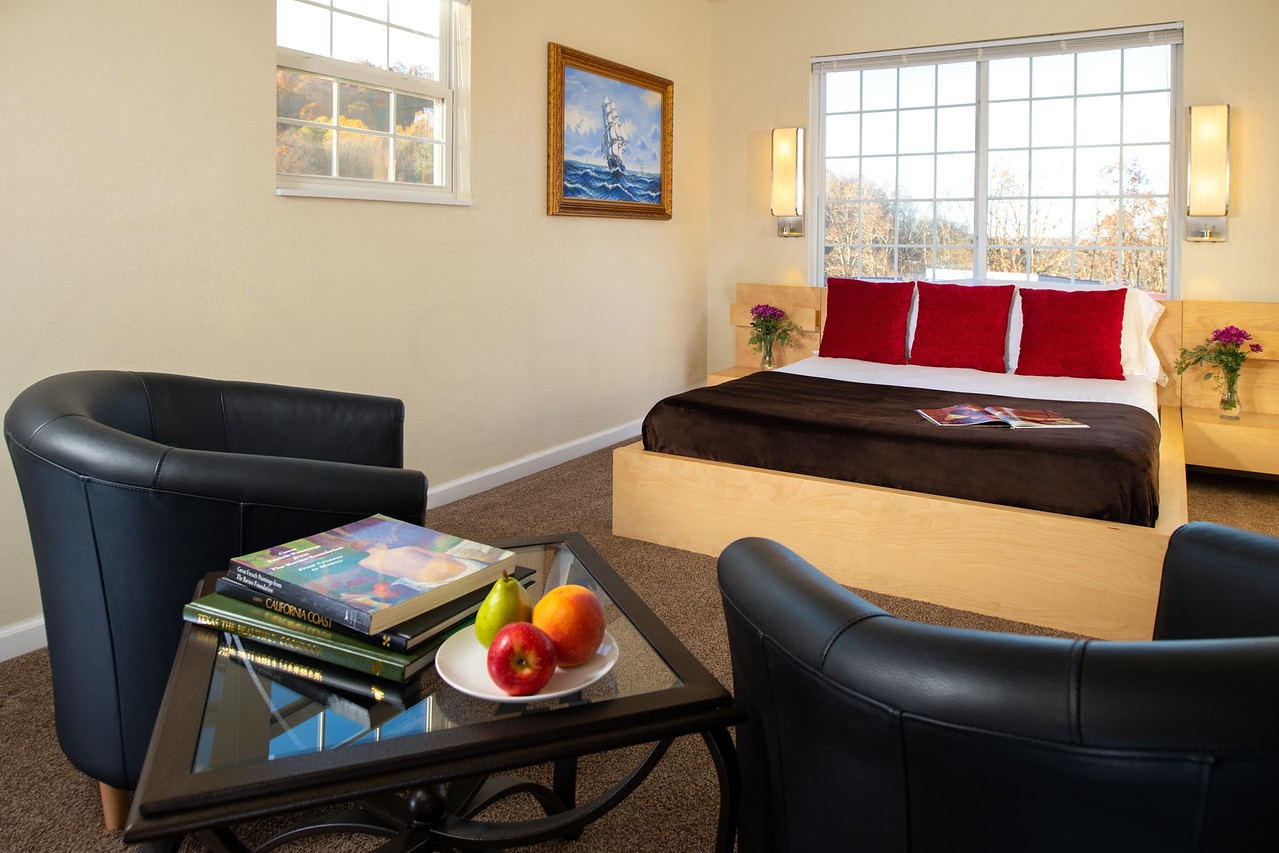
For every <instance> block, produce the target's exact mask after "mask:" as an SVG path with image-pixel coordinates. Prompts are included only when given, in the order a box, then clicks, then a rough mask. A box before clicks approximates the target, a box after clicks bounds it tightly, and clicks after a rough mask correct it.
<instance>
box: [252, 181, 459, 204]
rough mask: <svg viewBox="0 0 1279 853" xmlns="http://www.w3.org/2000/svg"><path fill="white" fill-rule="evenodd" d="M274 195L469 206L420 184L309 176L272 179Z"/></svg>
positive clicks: (448, 193) (451, 194)
mask: <svg viewBox="0 0 1279 853" xmlns="http://www.w3.org/2000/svg"><path fill="white" fill-rule="evenodd" d="M275 194H276V195H278V196H298V197H303V198H344V199H353V200H358V201H398V202H408V203H411V204H450V205H456V206H470V204H471V199H470V197H469V195H468V196H466V197H459V194H458V193H456V192H453V191H451V190H447V189H444V188H442V187H428V186H422V185H420V184H393V183H387V182H383V181H362V180H358V179H354V178H324V177H316V176H309V175H280V174H277V175H276V176H275Z"/></svg>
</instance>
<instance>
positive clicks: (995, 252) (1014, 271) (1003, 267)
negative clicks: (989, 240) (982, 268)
mask: <svg viewBox="0 0 1279 853" xmlns="http://www.w3.org/2000/svg"><path fill="white" fill-rule="evenodd" d="M1026 261H1027V256H1026V250H1025V249H1024V248H1022V247H1021V246H996V247H992V248H990V249H987V250H986V275H987V277H988V278H990V279H992V280H994V281H1025V280H1026Z"/></svg>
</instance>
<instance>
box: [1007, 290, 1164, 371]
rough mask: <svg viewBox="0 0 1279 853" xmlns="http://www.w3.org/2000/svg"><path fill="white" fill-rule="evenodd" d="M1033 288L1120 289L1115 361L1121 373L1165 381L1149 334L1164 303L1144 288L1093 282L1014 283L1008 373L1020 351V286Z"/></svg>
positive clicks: (1012, 368)
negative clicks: (1121, 300) (1121, 304)
mask: <svg viewBox="0 0 1279 853" xmlns="http://www.w3.org/2000/svg"><path fill="white" fill-rule="evenodd" d="M1026 287H1029V288H1034V289H1037V290H1091V291H1102V290H1124V291H1126V296H1125V298H1124V326H1123V332H1122V333H1121V335H1120V341H1119V350H1120V352H1119V363H1120V366H1121V367H1123V371H1124V375H1125V376H1148V377H1150V378H1151V379H1154V380H1155V381H1156V382H1159V383H1160V384H1162V383H1163V382H1165V381H1167V374H1165V373H1164V372H1163V368H1162V366H1161V365H1160V364H1159V354H1158V353H1157V352H1155V347H1154V344H1152V343H1151V341H1150V337H1151V335H1153V334H1154V331H1155V324H1156V323H1158V322H1159V318H1160V317H1161V316H1162V315H1163V313H1164V306H1163V305H1162V304H1161V303H1160V302H1159V301H1158V300H1157V299H1155V298H1154V297H1152V296H1151V295H1150V294H1149V293H1146V292H1145V291H1144V290H1135V289H1133V288H1131V287H1098V286H1097V285H1095V284H1058V283H1055V282H1027V283H1025V284H1018V285H1017V294H1016V295H1015V296H1013V313H1012V317H1011V319H1010V320H1009V322H1008V350H1007V360H1008V372H1009V373H1012V372H1013V371H1015V370H1016V369H1017V358H1018V356H1019V355H1020V354H1021V289H1022V288H1026Z"/></svg>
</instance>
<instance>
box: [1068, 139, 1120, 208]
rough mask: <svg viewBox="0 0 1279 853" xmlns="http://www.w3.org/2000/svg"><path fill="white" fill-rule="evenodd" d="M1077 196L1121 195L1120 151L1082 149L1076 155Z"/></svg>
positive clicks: (1115, 149)
mask: <svg viewBox="0 0 1279 853" xmlns="http://www.w3.org/2000/svg"><path fill="white" fill-rule="evenodd" d="M1075 193H1076V194H1077V195H1106V196H1113V195H1118V194H1119V149H1118V148H1080V149H1079V150H1078V151H1077V152H1076V154H1075Z"/></svg>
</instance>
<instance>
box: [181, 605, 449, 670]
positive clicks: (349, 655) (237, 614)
mask: <svg viewBox="0 0 1279 853" xmlns="http://www.w3.org/2000/svg"><path fill="white" fill-rule="evenodd" d="M182 618H184V619H186V620H187V621H188V622H194V623H196V624H197V625H203V626H205V627H206V628H212V629H213V630H215V631H225V632H228V633H231V634H236V635H238V636H241V637H244V638H246V639H249V640H253V641H255V642H257V643H261V644H263V645H268V646H273V647H275V648H277V649H283V650H284V651H287V652H292V653H294V654H298V655H303V656H305V657H308V658H315V659H316V660H321V661H325V662H327V663H331V664H336V665H338V666H343V667H346V668H348V669H354V670H358V671H360V672H365V673H368V674H369V675H375V676H377V677H378V678H387V679H390V680H392V681H406V680H408V679H409V678H411V677H413V676H414V675H416V674H417V673H418V672H421V671H422V670H423V669H425V668H426V667H427V666H429V665H430V664H431V663H432V662H433V661H434V660H435V652H436V651H437V650H438V649H439V647H440V644H441V643H443V642H444V640H445V639H446V638H447V637H448V636H449V635H450V634H452V633H453V632H454V631H457V630H461V629H463V628H465V627H466V626H468V625H469V624H471V623H470V622H459V623H455V624H454V625H453V626H452V627H451V628H449V629H447V630H445V631H442V632H440V633H438V634H436V636H435V637H433V638H432V639H431V641H429V642H427V643H424V644H422V645H421V646H420V647H419V648H417V649H415V650H414V651H412V652H407V653H405V652H395V651H391V650H390V649H384V648H382V647H381V646H379V645H378V644H376V643H374V642H372V641H370V640H369V639H368V638H367V637H366V638H365V639H359V638H356V637H353V636H351V635H349V634H345V633H342V632H339V631H335V630H333V629H331V628H324V627H322V626H320V625H315V624H311V623H308V622H302V621H298V620H296V619H291V618H289V617H288V616H284V615H281V614H279V613H277V612H275V611H274V610H268V609H266V608H264V607H257V606H256V605H253V604H248V603H246V602H243V601H237V600H236V599H234V598H231V597H230V596H226V595H222V594H221V593H217V592H214V593H210V594H208V595H203V596H201V597H199V598H197V599H196V600H195V601H192V602H190V603H189V604H186V605H184V606H183V608H182Z"/></svg>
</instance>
